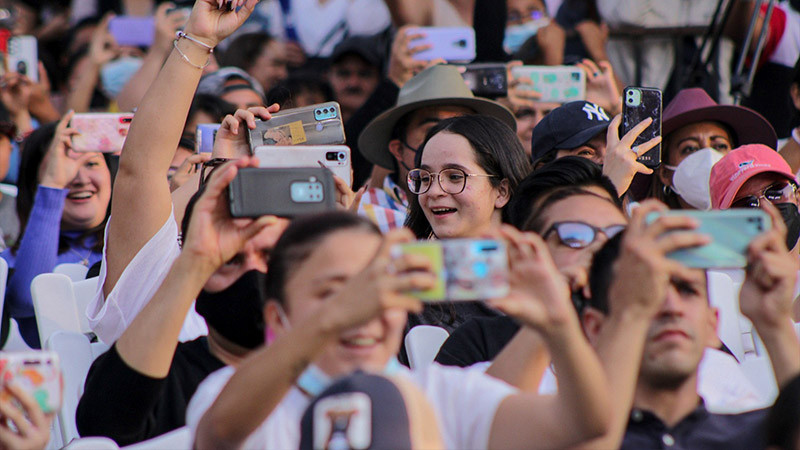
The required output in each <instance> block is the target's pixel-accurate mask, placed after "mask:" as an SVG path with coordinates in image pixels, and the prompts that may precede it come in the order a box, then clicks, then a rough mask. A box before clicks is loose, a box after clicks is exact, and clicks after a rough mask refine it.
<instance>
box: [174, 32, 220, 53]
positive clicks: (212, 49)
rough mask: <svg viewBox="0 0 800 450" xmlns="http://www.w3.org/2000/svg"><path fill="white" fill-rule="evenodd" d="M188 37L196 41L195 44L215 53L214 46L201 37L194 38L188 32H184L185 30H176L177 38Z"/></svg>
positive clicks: (187, 38)
mask: <svg viewBox="0 0 800 450" xmlns="http://www.w3.org/2000/svg"><path fill="white" fill-rule="evenodd" d="M180 39H186V40H189V41H192V42H194V43H195V44H197V45H199V46H201V47H203V48H204V49H206V50H208V53H214V47H212V46H210V45H208V44H206V43H205V42H203V41H201V40H200V39H197V38H193V37H191V36H189V35H188V34H186V33H184V32H183V31H176V32H175V40H176V41H177V40H180Z"/></svg>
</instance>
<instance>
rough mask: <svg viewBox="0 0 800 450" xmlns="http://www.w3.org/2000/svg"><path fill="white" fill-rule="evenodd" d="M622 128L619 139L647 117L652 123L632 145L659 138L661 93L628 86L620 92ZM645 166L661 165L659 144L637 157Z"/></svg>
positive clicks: (651, 89)
mask: <svg viewBox="0 0 800 450" xmlns="http://www.w3.org/2000/svg"><path fill="white" fill-rule="evenodd" d="M622 98H623V99H624V102H623V103H622V127H621V130H620V133H619V135H620V138H621V137H622V136H625V134H627V133H628V132H629V131H630V130H632V129H633V128H634V127H635V126H636V125H638V124H639V123H640V122H641V121H643V120H645V119H647V118H648V117H649V118H651V119H653V123H651V124H650V125H648V126H647V128H645V129H644V131H642V133H641V134H640V135H639V137H637V138H636V141H634V143H633V145H634V146H637V145H641V144H644V143H645V142H647V141H649V140H650V139H653V138H655V137H657V136H661V105H662V100H661V91H660V90H658V89H655V88H646V87H632V86H628V87H626V88H625V90H624V91H623V92H622ZM636 160H637V161H639V162H640V163H642V164H644V165H645V166H647V167H649V168H651V169H655V168H657V167H658V166H660V165H661V144H658V145H656V146H655V147H653V148H651V149H650V150H648V151H647V152H646V153H645V154H643V155H639V158H637V159H636Z"/></svg>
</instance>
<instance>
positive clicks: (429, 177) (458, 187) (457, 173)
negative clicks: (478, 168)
mask: <svg viewBox="0 0 800 450" xmlns="http://www.w3.org/2000/svg"><path fill="white" fill-rule="evenodd" d="M494 176H495V175H489V174H485V173H466V172H464V171H463V170H461V169H444V170H441V171H439V172H438V173H431V172H428V171H427V170H425V169H413V170H410V171H409V172H408V190H409V191H411V193H412V194H417V195H420V194H424V193H426V192H428V189H430V188H431V183H432V182H433V179H434V178H438V179H439V187H440V188H442V191H444V192H445V193H448V194H460V193H462V192H464V188H465V187H467V178H468V177H486V178H493V177H494Z"/></svg>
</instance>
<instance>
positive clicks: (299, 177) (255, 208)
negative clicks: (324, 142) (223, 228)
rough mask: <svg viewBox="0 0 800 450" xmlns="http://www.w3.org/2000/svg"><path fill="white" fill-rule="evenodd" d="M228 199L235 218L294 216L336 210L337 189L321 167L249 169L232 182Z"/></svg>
mask: <svg viewBox="0 0 800 450" xmlns="http://www.w3.org/2000/svg"><path fill="white" fill-rule="evenodd" d="M228 200H229V201H230V211H231V216H233V217H261V216H265V215H274V216H280V217H295V216H299V215H303V214H314V213H320V212H324V211H330V210H333V209H336V186H335V184H334V182H333V174H332V173H331V171H330V170H328V169H323V168H322V167H297V168H286V169H269V168H255V167H246V168H243V169H239V173H238V174H237V175H236V178H234V179H233V181H231V184H230V186H229V187H228Z"/></svg>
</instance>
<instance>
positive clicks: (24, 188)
mask: <svg viewBox="0 0 800 450" xmlns="http://www.w3.org/2000/svg"><path fill="white" fill-rule="evenodd" d="M57 125H58V123H57V122H52V123H48V124H46V125H42V126H40V127H39V128H38V129H36V131H34V132H33V133H31V134H30V136H28V138H27V139H25V141H24V142H23V143H22V146H21V152H20V153H21V154H22V156H21V158H20V163H19V181H18V183H17V187H18V188H19V191H18V193H17V216H18V217H19V229H20V233H19V235H20V236H22V235H23V234H24V233H25V228H26V227H27V225H28V219H29V218H30V216H31V210H33V202H34V200H35V199H36V190H37V189H38V187H39V167H40V166H41V165H42V161H43V160H44V157H45V155H46V154H47V150H48V149H49V148H50V142H51V141H52V140H53V136H54V135H55V132H56V126H57ZM103 158H104V159H105V161H106V166H107V167H108V168H109V169H108V170H109V172H110V171H111V161H110V158H111V157H110V156H109V155H108V154H107V153H103ZM110 213H111V200H110V199H109V202H108V207H107V208H106V216H105V218H104V219H103V222H101V223H100V225H97V226H96V227H94V228H90V229H88V230H85V231H84V233H83V235H81V237H80V240H81V241H83V240H84V239H86V238H88V237H89V236H94V237H95V239H96V241H95V243H94V245H93V246H92V251H93V252H101V251H103V230H105V227H106V221H107V220H108V215H109V214H110ZM21 241H22V239H17V242H16V243H15V244H14V246H13V247H12V251H13V252H14V253H16V252H17V250H18V249H19V244H20V242H21ZM69 247H70V245H69V242H67V241H66V240H65V239H64V237H63V236H61V238H59V240H58V253H63V252H65V251H67V249H69Z"/></svg>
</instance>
